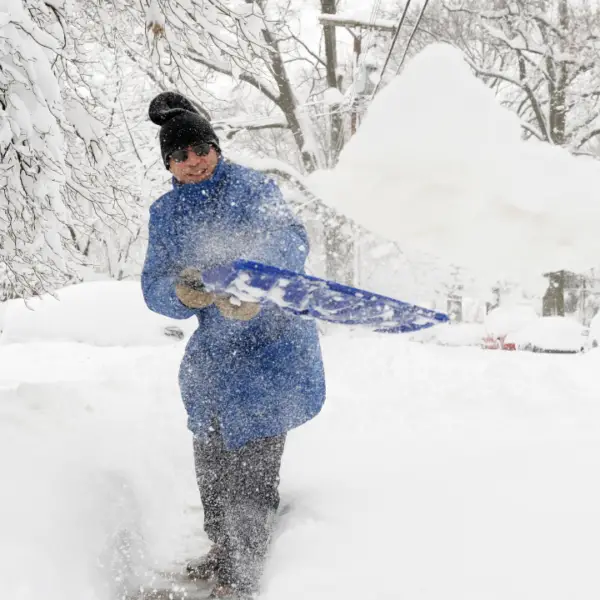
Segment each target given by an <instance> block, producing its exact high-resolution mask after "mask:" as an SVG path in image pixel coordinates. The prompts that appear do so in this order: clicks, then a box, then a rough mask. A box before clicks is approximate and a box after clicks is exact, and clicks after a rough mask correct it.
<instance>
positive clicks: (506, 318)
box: [481, 304, 539, 350]
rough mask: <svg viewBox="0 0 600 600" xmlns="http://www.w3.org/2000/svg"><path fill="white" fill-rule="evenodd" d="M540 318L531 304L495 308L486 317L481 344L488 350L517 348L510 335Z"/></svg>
mask: <svg viewBox="0 0 600 600" xmlns="http://www.w3.org/2000/svg"><path fill="white" fill-rule="evenodd" d="M538 318H539V317H538V315H537V313H536V312H535V310H534V308H533V307H532V306H531V305H529V304H516V305H513V306H501V307H498V308H495V309H494V310H491V311H490V312H489V313H488V314H487V315H486V317H485V320H484V328H485V334H484V336H483V337H482V340H481V346H482V347H483V348H485V349H487V350H500V349H502V350H516V349H517V346H516V344H515V343H514V342H513V341H512V340H511V339H510V336H511V335H512V334H514V333H515V332H517V331H519V330H521V329H523V328H524V327H526V326H527V325H529V324H531V323H534V322H536V321H537V319H538Z"/></svg>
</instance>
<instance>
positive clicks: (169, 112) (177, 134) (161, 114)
mask: <svg viewBox="0 0 600 600" xmlns="http://www.w3.org/2000/svg"><path fill="white" fill-rule="evenodd" d="M148 116H149V117H150V120H151V121H152V122H153V123H155V124H156V125H160V135H159V140H160V152H161V154H162V158H163V162H164V163H165V167H166V168H167V169H168V168H169V157H170V156H171V154H173V152H175V150H182V149H184V148H187V147H188V146H193V145H194V144H200V143H203V142H204V143H206V144H212V145H213V146H214V147H215V148H216V150H217V152H221V149H220V147H219V138H218V137H217V134H216V133H215V130H214V129H213V128H212V125H211V124H210V123H209V121H208V120H207V119H205V118H204V117H203V116H202V115H201V114H200V113H199V112H198V110H197V109H196V107H195V106H194V105H193V104H192V103H191V102H190V101H189V100H188V99H187V98H186V97H185V96H183V95H182V94H179V93H177V92H163V93H162V94H159V95H158V96H156V98H154V99H153V100H152V102H150V107H149V109H148Z"/></svg>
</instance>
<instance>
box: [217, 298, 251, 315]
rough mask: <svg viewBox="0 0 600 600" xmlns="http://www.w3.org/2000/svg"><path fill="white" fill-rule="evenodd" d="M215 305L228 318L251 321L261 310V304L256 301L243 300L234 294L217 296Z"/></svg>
mask: <svg viewBox="0 0 600 600" xmlns="http://www.w3.org/2000/svg"><path fill="white" fill-rule="evenodd" d="M214 302H215V306H216V307H217V308H218V309H219V311H220V312H221V314H222V315H223V316H224V317H225V318H226V319H236V320H237V321H249V320H250V319H253V318H254V317H255V316H256V315H257V314H258V313H259V312H260V304H258V303H256V302H242V301H241V300H238V299H237V298H234V297H233V296H216V297H215V299H214Z"/></svg>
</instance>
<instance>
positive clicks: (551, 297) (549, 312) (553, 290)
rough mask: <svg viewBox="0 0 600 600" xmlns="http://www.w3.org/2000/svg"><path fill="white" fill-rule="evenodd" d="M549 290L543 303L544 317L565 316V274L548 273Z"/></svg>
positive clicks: (557, 272)
mask: <svg viewBox="0 0 600 600" xmlns="http://www.w3.org/2000/svg"><path fill="white" fill-rule="evenodd" d="M546 277H548V289H547V290H546V293H545V294H544V299H543V302H542V314H543V315H544V317H553V316H559V317H564V316H565V272H564V271H555V272H554V273H547V274H546Z"/></svg>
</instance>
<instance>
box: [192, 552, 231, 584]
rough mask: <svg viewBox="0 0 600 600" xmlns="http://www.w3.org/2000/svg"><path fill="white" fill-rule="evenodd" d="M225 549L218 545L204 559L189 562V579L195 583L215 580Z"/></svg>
mask: <svg viewBox="0 0 600 600" xmlns="http://www.w3.org/2000/svg"><path fill="white" fill-rule="evenodd" d="M222 552H223V549H222V548H221V546H219V545H217V544H213V546H212V548H211V549H210V550H209V551H208V553H207V554H205V555H204V556H203V557H202V558H200V559H198V560H195V561H192V562H189V563H188V565H187V567H186V570H187V574H188V577H189V578H190V579H193V580H195V581H209V580H211V579H215V578H216V577H217V575H218V573H219V562H220V557H221V555H222Z"/></svg>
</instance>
